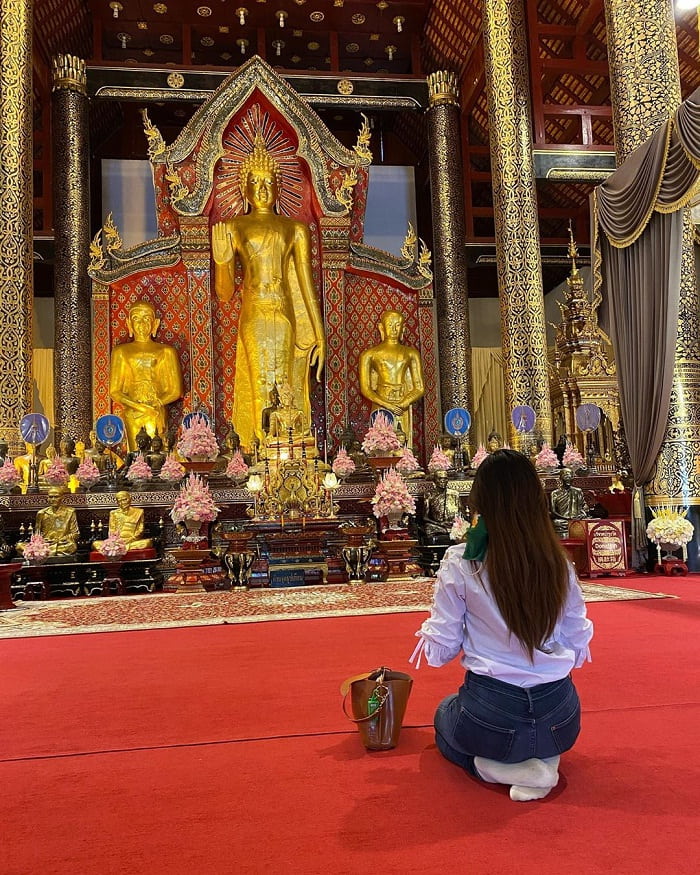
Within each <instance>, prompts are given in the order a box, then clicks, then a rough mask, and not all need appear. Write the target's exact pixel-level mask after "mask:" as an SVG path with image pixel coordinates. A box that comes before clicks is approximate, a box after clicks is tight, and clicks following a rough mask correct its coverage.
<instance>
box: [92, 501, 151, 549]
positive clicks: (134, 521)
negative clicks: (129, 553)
mask: <svg viewBox="0 0 700 875" xmlns="http://www.w3.org/2000/svg"><path fill="white" fill-rule="evenodd" d="M114 497H115V498H116V500H117V505H118V506H117V507H116V508H115V509H114V510H112V511H110V513H109V534H110V535H119V536H120V537H121V539H122V540H123V541H124V542H125V543H126V546H127V549H128V550H145V549H147V548H148V547H152V546H153V540H152V538H142V537H141V536H142V535H143V508H142V507H132V506H131V494H130V493H129V492H127V491H126V490H122V491H121V492H117V494H116V495H115V496H114ZM103 544H104V541H93V544H92V546H93V548H94V549H95V550H97V552H98V553H99V552H100V551H101V548H102V545H103Z"/></svg>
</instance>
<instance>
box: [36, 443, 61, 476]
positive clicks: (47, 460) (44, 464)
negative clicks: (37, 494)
mask: <svg viewBox="0 0 700 875" xmlns="http://www.w3.org/2000/svg"><path fill="white" fill-rule="evenodd" d="M57 455H58V453H57V452H56V447H55V446H54V445H53V444H49V445H48V447H47V448H46V456H45V457H44V458H43V459H41V461H40V462H39V475H38V476H39V482H40V483H44V485H45V484H46V480H45V476H46V472H47V471H48V470H49V468H50V467H51V463H52V462H53V460H54V459H55V458H56V456H57Z"/></svg>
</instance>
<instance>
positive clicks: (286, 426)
mask: <svg viewBox="0 0 700 875" xmlns="http://www.w3.org/2000/svg"><path fill="white" fill-rule="evenodd" d="M279 399H280V403H279V407H276V408H275V409H274V410H273V411H272V412H271V413H270V428H269V432H268V436H267V440H266V442H265V443H266V446H267V449H268V455H269V454H270V450H273V451H274V452H276V451H278V450H279V451H280V453H281V454H282V455H283V454H284V451H285V450H286V449H288V448H289V446H290V445H291V446H292V447H294V448H295V449H297V448H301V445H302V444H303V445H304V447H305V449H306V455H307V457H312V456H315V455H316V454H317V452H318V449H317V447H316V444H315V443H314V439H313V437H312V435H311V432H310V431H309V430H308V429H307V428H306V422H305V419H304V414H303V412H302V411H301V410H300V409H299V408H298V407H297V404H296V401H295V399H294V390H293V389H292V387H291V386H290V385H289V383H284V384H283V385H282V386H281V387H280V389H279Z"/></svg>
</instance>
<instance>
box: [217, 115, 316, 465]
mask: <svg viewBox="0 0 700 875" xmlns="http://www.w3.org/2000/svg"><path fill="white" fill-rule="evenodd" d="M237 171H238V176H239V181H240V186H241V192H242V195H243V199H244V201H245V203H246V205H247V207H249V208H250V211H249V212H248V213H246V214H243V215H237V216H235V217H234V218H232V219H229V220H227V221H225V222H217V223H216V224H214V225H213V226H212V230H211V245H212V256H213V259H214V289H215V292H216V296H217V298H218V299H219V300H220V301H221V302H223V303H226V302H228V301H230V300H231V299H232V298H233V296H234V294H235V293H237V294H240V297H241V310H240V316H239V318H238V343H237V350H236V391H235V394H234V402H233V416H232V420H233V422H234V423H235V426H236V430H237V432H238V434H239V435H240V438H241V446H242V449H243V450H244V452H249V451H250V450H251V449H252V447H253V444H254V440H255V439H256V438H257V440H258V441H259V443H260V444H261V445H262V444H263V442H264V441H265V432H264V431H263V420H262V413H263V410H264V409H265V408H266V407H267V406H268V403H269V397H270V392H271V391H272V387H273V386H274V384H275V383H277V384H278V385H281V384H282V383H289V384H290V385H291V386H292V388H293V391H294V397H295V398H296V402H297V404H298V407H299V410H300V411H301V413H302V416H303V420H304V424H303V429H304V430H308V429H310V428H311V400H310V387H309V377H310V373H311V369H312V368H314V367H315V369H316V379H317V380H318V379H320V375H321V371H322V369H323V364H324V361H325V354H326V340H325V332H324V327H323V318H322V316H321V308H320V306H319V302H318V294H317V291H316V288H315V285H314V277H313V271H312V265H311V234H310V231H309V228H308V226H307V225H306V224H305V223H304V222H300V221H298V220H296V219H292V218H290V217H289V216H285V215H281V214H280V213H279V212H277V209H276V208H277V204H278V200H279V196H280V182H281V178H282V173H281V166H280V164H279V162H278V161H277V159H276V158H275V157H274V155H273V154H272V153H271V152H270V151H268V149H267V146H266V143H265V138H264V136H263V133H262V131H261V130H258V131H256V133H255V138H254V145H253V149H252V150H251V152H250V154H249V155H248V156H247V157H246V158H245V159H244V160H243V161H242V162H241V163H240V165H238V167H237ZM236 260H238V262H239V263H240V266H241V269H242V281H241V283H240V288H239V289H237V288H236Z"/></svg>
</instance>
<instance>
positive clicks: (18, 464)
mask: <svg viewBox="0 0 700 875" xmlns="http://www.w3.org/2000/svg"><path fill="white" fill-rule="evenodd" d="M24 449H25V453H24V455H22V456H15V458H14V459H13V460H12V463H13V464H14V466H15V468H16V469H17V470H18V471H19V474H20V477H21V478H22V492H25V491H26V488H27V486H28V485H29V475H30V470H31V464H32V459H34V458H35V457H34V449H33V446H32V444H28V443H25V445H24ZM36 463H37V466H39V465H40V464H41V460H40V457H39V447H37V448H36ZM37 470H38V467H37Z"/></svg>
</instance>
